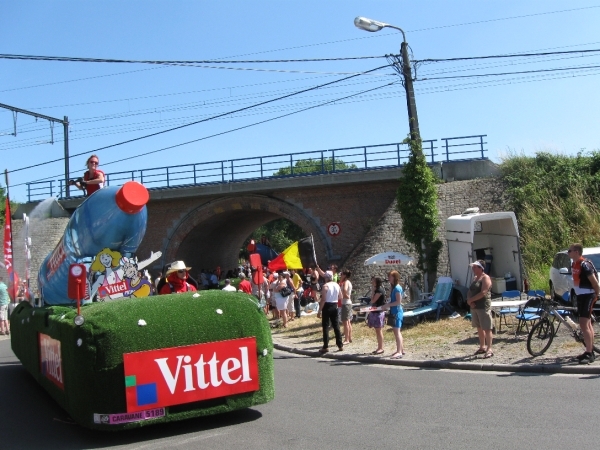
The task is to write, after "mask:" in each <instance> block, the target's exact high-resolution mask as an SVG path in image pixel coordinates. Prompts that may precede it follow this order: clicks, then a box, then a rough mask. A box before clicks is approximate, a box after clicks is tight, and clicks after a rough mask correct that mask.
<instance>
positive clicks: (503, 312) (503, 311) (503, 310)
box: [498, 291, 521, 331]
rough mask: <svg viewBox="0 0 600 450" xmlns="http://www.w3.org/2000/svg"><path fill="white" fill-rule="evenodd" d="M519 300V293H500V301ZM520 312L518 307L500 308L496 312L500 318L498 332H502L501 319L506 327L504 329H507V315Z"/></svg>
mask: <svg viewBox="0 0 600 450" xmlns="http://www.w3.org/2000/svg"><path fill="white" fill-rule="evenodd" d="M518 298H519V299H520V298H521V292H520V291H504V292H503V293H502V301H505V300H512V299H518ZM519 310H520V308H518V307H503V308H500V311H498V315H499V317H500V323H499V326H498V331H502V319H503V318H504V325H506V327H507V328H508V322H507V321H506V316H507V315H509V314H516V313H518V312H519Z"/></svg>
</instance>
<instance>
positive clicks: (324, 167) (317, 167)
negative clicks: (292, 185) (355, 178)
mask: <svg viewBox="0 0 600 450" xmlns="http://www.w3.org/2000/svg"><path fill="white" fill-rule="evenodd" d="M349 169H358V167H357V166H356V164H346V163H345V162H344V161H342V160H341V159H337V158H336V159H335V170H336V171H338V170H349ZM322 171H324V172H333V158H323V161H321V159H319V158H315V159H312V158H309V159H299V160H298V161H296V163H295V164H294V175H297V174H307V173H321V172H322ZM291 173H292V171H291V170H290V168H289V167H282V168H281V169H279V170H278V171H277V172H275V173H274V174H273V175H274V176H283V175H291Z"/></svg>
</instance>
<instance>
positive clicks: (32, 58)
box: [0, 53, 385, 66]
mask: <svg viewBox="0 0 600 450" xmlns="http://www.w3.org/2000/svg"><path fill="white" fill-rule="evenodd" d="M381 58H385V56H349V57H338V58H302V59H255V60H244V61H231V60H223V59H204V60H148V59H112V58H86V57H84V58H82V57H72V56H43V55H14V54H10V53H0V59H17V60H24V61H55V62H86V63H118V64H157V65H169V66H171V65H184V66H188V65H194V64H265V63H266V64H268V63H298V62H327V61H354V60H360V59H381Z"/></svg>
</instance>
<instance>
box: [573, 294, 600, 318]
mask: <svg viewBox="0 0 600 450" xmlns="http://www.w3.org/2000/svg"><path fill="white" fill-rule="evenodd" d="M595 297H596V294H579V295H577V315H579V317H583V318H586V319H589V318H590V317H592V311H593V309H594V304H595V303H596V298H595Z"/></svg>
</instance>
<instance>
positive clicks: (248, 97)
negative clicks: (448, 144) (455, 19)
mask: <svg viewBox="0 0 600 450" xmlns="http://www.w3.org/2000/svg"><path fill="white" fill-rule="evenodd" d="M373 81H375V80H372V79H371V80H366V81H357V82H348V83H337V84H335V85H331V86H326V87H323V88H321V90H322V91H324V92H325V93H326V92H327V91H328V90H333V89H339V88H341V87H349V86H356V85H362V84H370V83H372V82H373ZM298 89H299V88H296V89H295V90H291V89H289V88H288V89H278V90H273V91H264V92H253V93H248V94H242V95H238V96H234V97H220V98H214V99H210V100H208V101H207V100H200V101H194V102H189V103H180V104H175V105H168V106H163V107H160V108H145V109H140V110H133V111H128V112H124V113H117V114H113V115H102V116H95V117H84V118H80V119H75V120H71V121H70V125H71V127H73V126H75V125H76V126H80V125H82V124H86V123H93V122H99V121H106V120H117V119H122V118H129V117H134V116H140V115H149V114H162V113H169V112H175V111H182V110H183V111H187V110H190V109H208V108H215V107H218V106H222V105H232V104H233V105H235V104H248V103H249V102H250V101H252V100H253V99H259V98H264V97H267V96H274V95H281V94H282V93H286V94H287V93H290V92H296V90H298ZM317 95H323V94H317ZM326 95H333V94H326ZM196 117H198V116H196ZM175 119H176V118H175ZM169 120H171V119H169ZM135 123H136V124H137V123H143V122H135ZM118 126H131V125H130V124H122V125H111V126H109V127H118ZM109 127H108V128H109ZM97 128H107V127H95V128H87V130H91V129H97ZM10 130H12V128H11V129H10ZM10 130H9V129H7V131H10ZM40 130H45V127H42V126H41V125H40V124H38V123H35V122H31V123H29V124H28V125H24V126H22V127H20V128H19V134H20V135H23V134H27V133H35V132H37V131H40ZM0 131H1V130H0ZM80 131H81V130H79V128H77V129H76V130H73V131H72V132H80ZM39 138H40V137H39V136H36V137H31V138H26V139H19V140H16V141H13V143H11V144H0V150H4V149H7V147H6V145H9V146H10V147H9V148H15V146H14V144H18V143H21V142H26V141H31V140H35V139H39Z"/></svg>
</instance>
